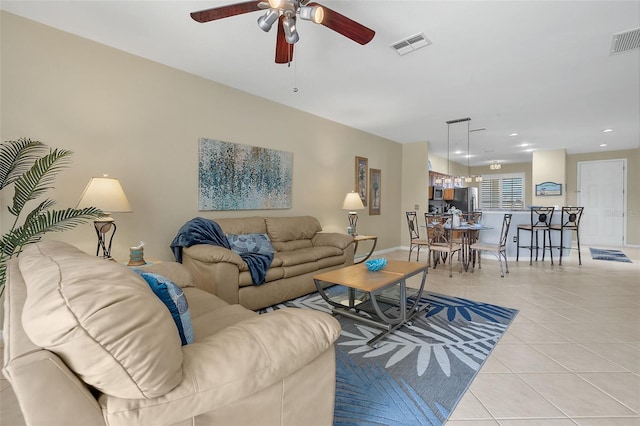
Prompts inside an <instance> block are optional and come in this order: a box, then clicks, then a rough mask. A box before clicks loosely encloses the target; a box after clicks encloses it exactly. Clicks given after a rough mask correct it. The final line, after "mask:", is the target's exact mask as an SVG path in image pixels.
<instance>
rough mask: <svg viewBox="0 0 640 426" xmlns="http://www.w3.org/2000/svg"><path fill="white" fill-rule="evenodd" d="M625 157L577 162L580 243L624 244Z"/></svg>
mask: <svg viewBox="0 0 640 426" xmlns="http://www.w3.org/2000/svg"><path fill="white" fill-rule="evenodd" d="M626 162H627V160H626V159H619V160H603V161H585V162H579V163H578V205H579V206H584V213H583V216H582V220H581V222H580V242H581V243H584V244H590V245H597V244H600V245H609V246H622V245H624V235H625V217H624V212H625V203H626V197H625V194H626Z"/></svg>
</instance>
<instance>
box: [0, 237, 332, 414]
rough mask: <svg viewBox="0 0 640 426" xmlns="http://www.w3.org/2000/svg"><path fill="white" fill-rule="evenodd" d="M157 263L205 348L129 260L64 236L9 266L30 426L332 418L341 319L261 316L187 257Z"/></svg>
mask: <svg viewBox="0 0 640 426" xmlns="http://www.w3.org/2000/svg"><path fill="white" fill-rule="evenodd" d="M148 270H151V271H154V272H155V273H157V274H160V275H162V276H164V277H166V278H168V279H169V280H171V281H173V282H175V283H177V284H179V285H180V286H181V287H183V288H182V290H183V292H184V295H185V296H186V298H187V300H188V303H189V313H190V316H191V323H192V325H193V334H194V336H195V342H194V343H191V344H188V345H185V346H182V345H181V341H180V338H179V337H178V331H177V330H178V328H177V325H176V324H177V323H176V322H174V320H173V319H172V316H171V314H170V313H169V310H168V309H167V307H166V306H165V304H163V302H161V301H160V299H159V298H158V297H156V295H155V294H154V293H153V292H152V291H151V290H150V288H149V286H148V285H147V283H146V281H145V280H144V279H143V278H141V277H140V276H139V275H138V274H137V273H136V272H133V271H132V270H131V269H130V268H128V267H126V266H124V265H121V264H117V263H115V262H111V261H108V260H103V259H101V258H98V257H95V256H92V255H88V254H85V253H83V252H81V251H79V250H78V249H76V248H74V247H72V246H70V245H68V244H65V243H62V242H56V241H45V242H41V243H38V244H33V245H30V246H28V247H27V248H25V250H24V252H23V253H22V254H21V255H20V256H19V257H18V258H17V259H13V260H11V261H10V263H9V265H8V275H7V282H6V290H5V318H4V340H5V353H4V368H3V372H4V375H5V376H6V377H7V379H8V380H9V381H10V382H11V385H12V387H13V390H14V391H15V394H16V396H17V399H18V401H19V403H20V407H21V410H22V412H23V413H24V417H25V419H26V421H27V424H30V425H65V426H68V425H83V426H91V425H105V424H107V425H136V426H138V425H152V426H160V425H184V426H187V425H190V426H194V425H196V426H197V425H203V426H204V425H207V426H210V425H225V426H226V425H258V424H259V425H312V424H318V425H320V424H324V425H329V424H331V423H332V421H333V405H334V395H335V358H334V357H335V354H334V347H333V342H334V341H335V339H336V338H337V337H338V334H339V331H340V326H339V324H338V323H337V321H336V320H335V319H334V318H332V317H331V316H330V315H327V314H324V313H320V312H315V311H308V310H302V309H293V308H292V309H281V310H278V311H275V312H272V313H268V314H264V315H258V314H256V313H255V312H252V311H249V310H247V309H245V308H243V307H241V306H240V305H229V304H227V303H225V302H223V301H222V300H220V299H219V298H217V297H216V296H214V295H212V294H210V293H207V292H204V291H202V290H199V289H197V288H195V287H192V286H191V276H190V274H189V272H188V270H187V269H186V268H184V267H183V266H182V265H180V264H178V263H175V262H166V263H159V264H156V265H153V266H152V267H150V268H149V269H148ZM173 288H174V289H175V288H176V287H175V286H173Z"/></svg>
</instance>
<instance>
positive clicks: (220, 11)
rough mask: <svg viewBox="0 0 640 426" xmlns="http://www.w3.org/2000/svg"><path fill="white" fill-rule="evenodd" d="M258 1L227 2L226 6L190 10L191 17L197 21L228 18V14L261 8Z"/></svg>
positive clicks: (237, 13)
mask: <svg viewBox="0 0 640 426" xmlns="http://www.w3.org/2000/svg"><path fill="white" fill-rule="evenodd" d="M260 3H262V2H260V1H246V2H242V3H236V4H229V5H227V6H220V7H214V8H212V9H205V10H201V11H199V12H192V13H191V17H192V18H193V20H194V21H197V22H209V21H215V20H216V19H222V18H228V17H230V16H236V15H241V14H243V13H249V12H255V11H257V10H261V9H262V8H261V7H260V6H258V5H259V4H260Z"/></svg>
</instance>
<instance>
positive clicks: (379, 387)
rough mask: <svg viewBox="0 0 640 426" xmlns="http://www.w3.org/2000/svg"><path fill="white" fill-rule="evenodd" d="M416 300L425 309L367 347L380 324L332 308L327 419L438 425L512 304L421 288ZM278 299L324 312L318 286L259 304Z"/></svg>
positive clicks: (339, 290)
mask: <svg viewBox="0 0 640 426" xmlns="http://www.w3.org/2000/svg"><path fill="white" fill-rule="evenodd" d="M327 292H328V293H330V295H333V296H336V295H338V294H343V293H345V292H346V290H345V288H344V287H342V286H337V285H336V286H333V287H331V288H329V289H328V290H327ZM421 303H429V304H430V308H429V310H428V311H425V312H422V313H421V314H420V315H418V316H416V317H415V318H414V320H413V324H412V325H411V326H404V327H401V328H400V329H398V330H396V331H394V332H393V333H391V334H389V335H387V336H386V337H384V338H383V339H381V340H380V341H379V342H378V345H377V348H375V349H374V348H371V347H370V346H368V345H367V341H369V339H371V338H372V337H374V336H375V335H377V334H378V333H379V332H380V330H381V329H379V328H375V327H370V326H367V325H364V324H361V323H358V322H356V321H353V320H351V319H348V318H344V317H341V316H337V319H338V320H339V321H340V324H341V325H342V333H341V335H340V337H339V338H338V341H337V342H336V404H335V415H334V425H411V426H413V425H442V424H443V423H444V422H445V421H446V420H447V419H448V418H449V416H450V414H451V413H452V412H453V409H454V408H455V406H456V405H457V404H458V402H459V401H460V398H461V397H462V395H463V394H464V393H465V391H466V390H467V388H468V387H469V385H470V384H471V382H472V381H473V379H474V378H475V376H476V374H477V373H478V371H479V370H480V367H482V365H483V364H484V362H485V360H486V359H487V357H488V356H489V354H490V353H491V351H492V350H493V348H494V347H495V345H496V344H497V343H498V340H500V338H501V337H502V335H503V334H504V332H505V331H506V329H507V327H508V326H509V324H511V322H512V321H513V319H514V318H515V316H516V314H517V312H518V311H517V310H516V309H510V308H504V307H501V306H497V305H491V304H488V303H481V302H474V301H472V300H468V299H463V298H458V297H452V296H446V295H442V294H437V293H428V292H426V291H425V293H424V294H423V297H422V300H421ZM282 307H298V308H303V309H315V310H320V311H324V312H329V313H330V312H331V310H330V308H329V306H328V304H327V303H326V302H325V301H324V299H322V297H321V296H320V295H318V293H313V294H311V295H307V296H303V297H301V298H298V299H295V300H292V301H290V302H286V303H284V304H280V305H276V306H273V307H270V308H267V309H264V310H262V311H261V312H268V311H271V310H274V309H280V308H282Z"/></svg>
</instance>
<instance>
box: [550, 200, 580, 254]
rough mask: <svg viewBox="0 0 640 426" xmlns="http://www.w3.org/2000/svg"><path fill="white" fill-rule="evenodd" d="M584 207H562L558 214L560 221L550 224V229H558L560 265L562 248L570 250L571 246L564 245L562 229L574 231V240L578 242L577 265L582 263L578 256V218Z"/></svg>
mask: <svg viewBox="0 0 640 426" xmlns="http://www.w3.org/2000/svg"><path fill="white" fill-rule="evenodd" d="M583 211H584V207H563V208H562V213H561V216H560V223H559V224H554V225H551V230H552V231H560V245H559V246H558V249H560V265H562V252H563V250H564V249H568V250H571V249H572V248H573V247H571V245H570V246H569V247H565V246H564V231H565V230H566V231H576V241H577V242H578V265H582V258H581V257H580V229H579V228H580V218H581V217H582V212H583Z"/></svg>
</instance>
